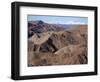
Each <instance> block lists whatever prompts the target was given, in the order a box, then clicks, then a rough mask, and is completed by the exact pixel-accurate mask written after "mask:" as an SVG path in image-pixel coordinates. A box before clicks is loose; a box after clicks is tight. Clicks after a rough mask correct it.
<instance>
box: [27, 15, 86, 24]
mask: <svg viewBox="0 0 100 82" xmlns="http://www.w3.org/2000/svg"><path fill="white" fill-rule="evenodd" d="M27 19H28V21H36V20H42V21H44V22H46V23H54V24H88V18H87V17H73V16H46V15H28V18H27Z"/></svg>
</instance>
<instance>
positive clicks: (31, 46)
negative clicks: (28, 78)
mask: <svg viewBox="0 0 100 82" xmlns="http://www.w3.org/2000/svg"><path fill="white" fill-rule="evenodd" d="M87 63H88V58H87V25H64V24H62V25H61V24H48V23H45V22H43V21H41V20H40V21H29V22H28V66H48V65H76V64H87Z"/></svg>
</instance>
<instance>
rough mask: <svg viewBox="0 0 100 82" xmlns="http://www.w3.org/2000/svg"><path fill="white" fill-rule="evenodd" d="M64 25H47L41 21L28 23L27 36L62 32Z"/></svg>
mask: <svg viewBox="0 0 100 82" xmlns="http://www.w3.org/2000/svg"><path fill="white" fill-rule="evenodd" d="M64 27H65V25H57V24H48V23H45V22H43V21H41V20H39V21H29V22H28V36H29V37H30V36H32V35H33V34H34V33H42V32H47V31H61V30H64V29H65V28H64Z"/></svg>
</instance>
